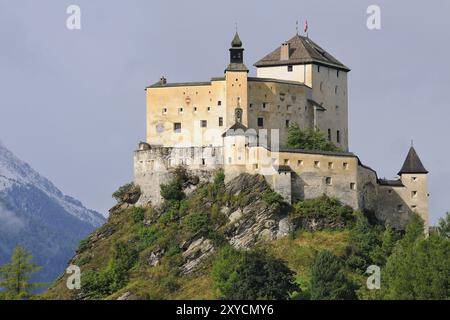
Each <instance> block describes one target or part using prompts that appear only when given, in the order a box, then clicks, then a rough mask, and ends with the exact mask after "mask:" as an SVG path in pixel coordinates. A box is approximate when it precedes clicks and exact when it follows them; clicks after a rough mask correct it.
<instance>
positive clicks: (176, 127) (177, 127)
mask: <svg viewBox="0 0 450 320" xmlns="http://www.w3.org/2000/svg"><path fill="white" fill-rule="evenodd" d="M173 132H175V133H180V132H181V123H180V122H175V123H174V124H173Z"/></svg>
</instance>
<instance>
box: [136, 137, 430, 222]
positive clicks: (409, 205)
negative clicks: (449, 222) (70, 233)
mask: <svg viewBox="0 0 450 320" xmlns="http://www.w3.org/2000/svg"><path fill="white" fill-rule="evenodd" d="M234 142H235V143H233V144H230V143H227V147H226V148H223V147H188V148H170V147H160V146H149V145H148V144H146V143H141V145H140V148H139V150H137V151H135V154H134V176H135V183H136V184H137V185H139V186H140V187H141V191H142V196H141V198H140V199H139V203H138V204H140V205H145V204H148V203H151V204H153V205H159V204H160V203H161V202H162V198H161V195H160V185H161V184H166V183H168V182H169V181H170V180H171V179H172V178H173V173H172V172H173V170H174V169H175V168H177V167H178V166H184V167H185V168H186V169H187V170H188V171H189V173H190V174H191V175H195V176H198V177H199V178H200V181H201V182H206V181H211V180H212V178H213V177H214V175H215V173H216V172H217V170H218V169H224V172H225V176H226V181H229V180H231V179H233V178H234V177H236V176H238V175H239V174H241V173H249V174H261V175H263V176H264V177H265V179H266V181H267V182H268V183H269V185H270V186H271V187H272V188H273V190H274V191H276V192H278V193H279V194H280V195H282V196H283V198H284V199H285V200H286V201H287V202H289V203H291V202H296V201H299V200H304V199H312V198H317V197H320V196H321V195H323V194H326V195H327V196H329V197H334V198H337V199H339V200H340V201H341V202H342V203H343V204H345V205H349V206H351V207H352V208H353V209H355V210H367V211H370V212H373V213H374V214H375V215H376V217H377V218H378V219H380V220H381V221H384V222H386V223H387V224H389V225H390V226H392V227H394V228H400V229H401V228H403V227H404V226H405V224H406V223H407V222H408V221H409V217H410V216H411V213H412V212H413V211H417V212H418V213H419V214H421V216H422V217H423V218H424V220H425V223H426V224H427V222H428V206H427V205H428V200H427V198H426V197H425V193H426V176H425V177H423V176H418V175H413V176H411V177H410V176H408V177H402V179H403V183H402V182H401V180H400V182H399V185H384V184H380V183H379V180H378V178H377V175H376V172H375V171H374V170H372V169H370V168H368V167H365V166H363V165H362V164H361V163H360V162H359V159H358V158H357V157H356V156H355V155H354V154H351V153H333V152H329V153H326V152H307V151H299V150H297V151H295V150H289V151H288V150H280V151H276V152H272V151H270V150H268V149H267V148H265V147H261V146H255V147H248V146H245V145H243V146H240V141H239V139H236V140H235V141H234ZM241 143H245V139H242V141H241ZM267 158H269V159H268V160H267ZM409 181H410V182H409ZM411 184H412V186H411ZM414 192H417V193H414ZM413 194H414V195H413Z"/></svg>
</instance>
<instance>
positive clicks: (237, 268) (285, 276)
mask: <svg viewBox="0 0 450 320" xmlns="http://www.w3.org/2000/svg"><path fill="white" fill-rule="evenodd" d="M212 277H213V279H214V283H215V286H216V288H217V289H219V291H220V293H221V295H222V298H224V299H235V300H256V299H277V300H282V299H288V298H289V297H290V294H291V293H292V292H295V291H299V290H300V288H299V287H298V285H297V284H296V283H295V277H294V272H293V271H291V270H290V269H289V268H288V267H287V265H286V263H285V262H284V261H282V260H280V259H277V258H274V257H272V256H271V255H269V254H268V253H267V252H265V251H260V250H253V251H245V252H239V251H236V250H234V249H232V248H231V247H229V246H227V247H224V248H223V249H222V250H221V251H220V252H219V254H218V256H217V258H216V260H215V261H214V263H213V269H212Z"/></svg>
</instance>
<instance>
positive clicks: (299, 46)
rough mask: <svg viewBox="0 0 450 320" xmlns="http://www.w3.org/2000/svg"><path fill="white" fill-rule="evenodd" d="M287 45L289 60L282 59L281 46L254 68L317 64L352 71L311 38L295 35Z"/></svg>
mask: <svg viewBox="0 0 450 320" xmlns="http://www.w3.org/2000/svg"><path fill="white" fill-rule="evenodd" d="M287 43H289V59H288V60H281V59H280V52H281V46H279V47H278V48H277V49H275V50H274V51H272V52H271V53H269V54H268V55H266V56H265V57H264V58H262V59H261V60H259V61H258V62H256V63H255V64H254V66H255V67H267V66H285V65H294V64H309V63H317V64H322V65H327V66H332V67H334V68H337V69H340V70H344V71H350V69H349V68H348V67H346V66H345V65H344V64H343V63H341V62H340V61H339V60H337V59H336V58H334V57H333V56H332V55H331V54H329V53H328V52H326V51H325V50H324V49H322V48H321V47H320V46H319V45H317V44H316V43H315V42H314V41H312V40H311V39H310V38H307V37H303V36H300V35H295V36H294V37H292V38H291V39H290V40H288V41H287Z"/></svg>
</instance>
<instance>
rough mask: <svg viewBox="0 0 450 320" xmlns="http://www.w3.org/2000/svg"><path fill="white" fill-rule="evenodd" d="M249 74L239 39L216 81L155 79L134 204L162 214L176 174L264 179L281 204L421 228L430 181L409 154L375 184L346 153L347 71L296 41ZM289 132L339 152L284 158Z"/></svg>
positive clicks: (289, 152) (137, 157)
mask: <svg viewBox="0 0 450 320" xmlns="http://www.w3.org/2000/svg"><path fill="white" fill-rule="evenodd" d="M254 66H255V67H256V74H257V76H256V77H249V76H248V71H249V70H248V69H247V67H246V65H245V64H244V48H243V45H242V41H241V40H240V38H239V35H238V33H237V32H236V34H235V36H234V38H233V40H232V42H231V48H230V62H229V65H228V67H227V68H226V69H225V72H224V76H223V77H216V78H212V79H211V80H210V81H206V82H189V83H169V82H167V80H166V79H165V78H164V77H162V78H161V79H160V81H158V82H157V83H155V84H153V85H151V86H149V87H147V88H146V97H147V141H146V142H141V143H140V144H139V148H138V150H137V151H135V154H134V175H135V183H136V184H137V185H139V186H140V187H141V190H142V196H141V198H140V200H139V201H140V203H142V204H144V203H148V202H151V203H153V204H159V203H160V202H161V201H162V198H161V196H160V194H159V186H160V184H163V183H166V182H167V181H168V180H169V179H170V177H171V172H172V170H173V169H174V168H176V167H178V166H180V165H181V166H184V167H186V168H187V169H188V170H189V171H190V172H192V173H194V174H195V175H197V176H198V177H199V178H200V180H204V181H206V180H209V179H210V178H211V177H212V176H213V175H214V172H216V171H217V170H218V169H220V168H221V169H223V170H224V172H225V177H226V180H230V179H232V178H233V177H235V176H237V175H239V174H241V173H250V174H262V175H264V177H265V179H266V180H267V182H268V183H269V184H270V185H271V186H272V188H273V189H274V190H275V191H276V192H278V193H279V194H281V195H282V196H283V198H284V199H285V200H286V201H288V202H294V201H298V200H302V199H310V198H315V197H319V196H321V195H322V194H326V195H328V196H330V197H336V198H338V199H339V200H340V201H341V202H342V203H344V204H347V205H349V206H351V207H353V208H354V209H355V210H367V211H370V212H372V213H374V214H375V215H376V217H377V218H378V219H379V220H381V221H384V222H385V223H386V224H388V225H391V226H392V227H394V228H403V227H404V225H405V224H406V223H407V221H408V220H409V217H410V215H411V213H412V212H417V213H419V214H420V215H421V216H422V218H423V219H424V221H425V225H426V226H427V228H428V191H427V173H428V171H427V170H426V169H425V168H424V166H423V164H422V162H421V161H420V159H419V157H418V155H417V153H416V151H415V150H414V148H413V147H412V146H411V149H410V150H409V153H408V155H407V157H406V160H405V162H404V164H403V166H402V168H401V170H400V172H399V173H398V176H399V177H398V179H396V180H386V179H380V178H379V177H378V176H377V173H376V171H374V170H373V169H371V168H369V167H367V166H365V165H363V164H362V162H361V161H360V159H359V158H358V157H357V156H356V155H355V154H353V153H351V152H349V146H348V95H347V74H348V72H350V69H349V68H348V67H346V66H345V65H344V64H342V63H341V62H339V61H338V60H337V59H336V58H334V57H333V56H332V55H331V54H329V53H328V52H327V51H325V50H324V49H322V48H321V47H320V46H319V45H317V44H316V43H315V42H313V41H312V40H311V39H310V38H309V37H304V36H300V35H298V34H296V35H295V36H294V37H292V38H291V39H290V40H288V41H286V42H284V43H282V44H281V46H279V47H278V48H276V49H275V50H274V51H273V52H271V53H269V54H268V55H266V56H265V57H263V58H262V59H261V60H259V61H258V62H256V63H255V64H254ZM292 124H297V125H298V126H299V127H300V128H317V130H320V131H322V132H323V133H324V134H325V135H326V136H327V137H328V139H329V140H330V141H331V142H333V143H334V144H335V145H336V146H337V147H339V149H340V150H342V151H340V152H326V151H308V150H293V149H288V148H287V137H288V128H289V127H290V126H291V125H292Z"/></svg>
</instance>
